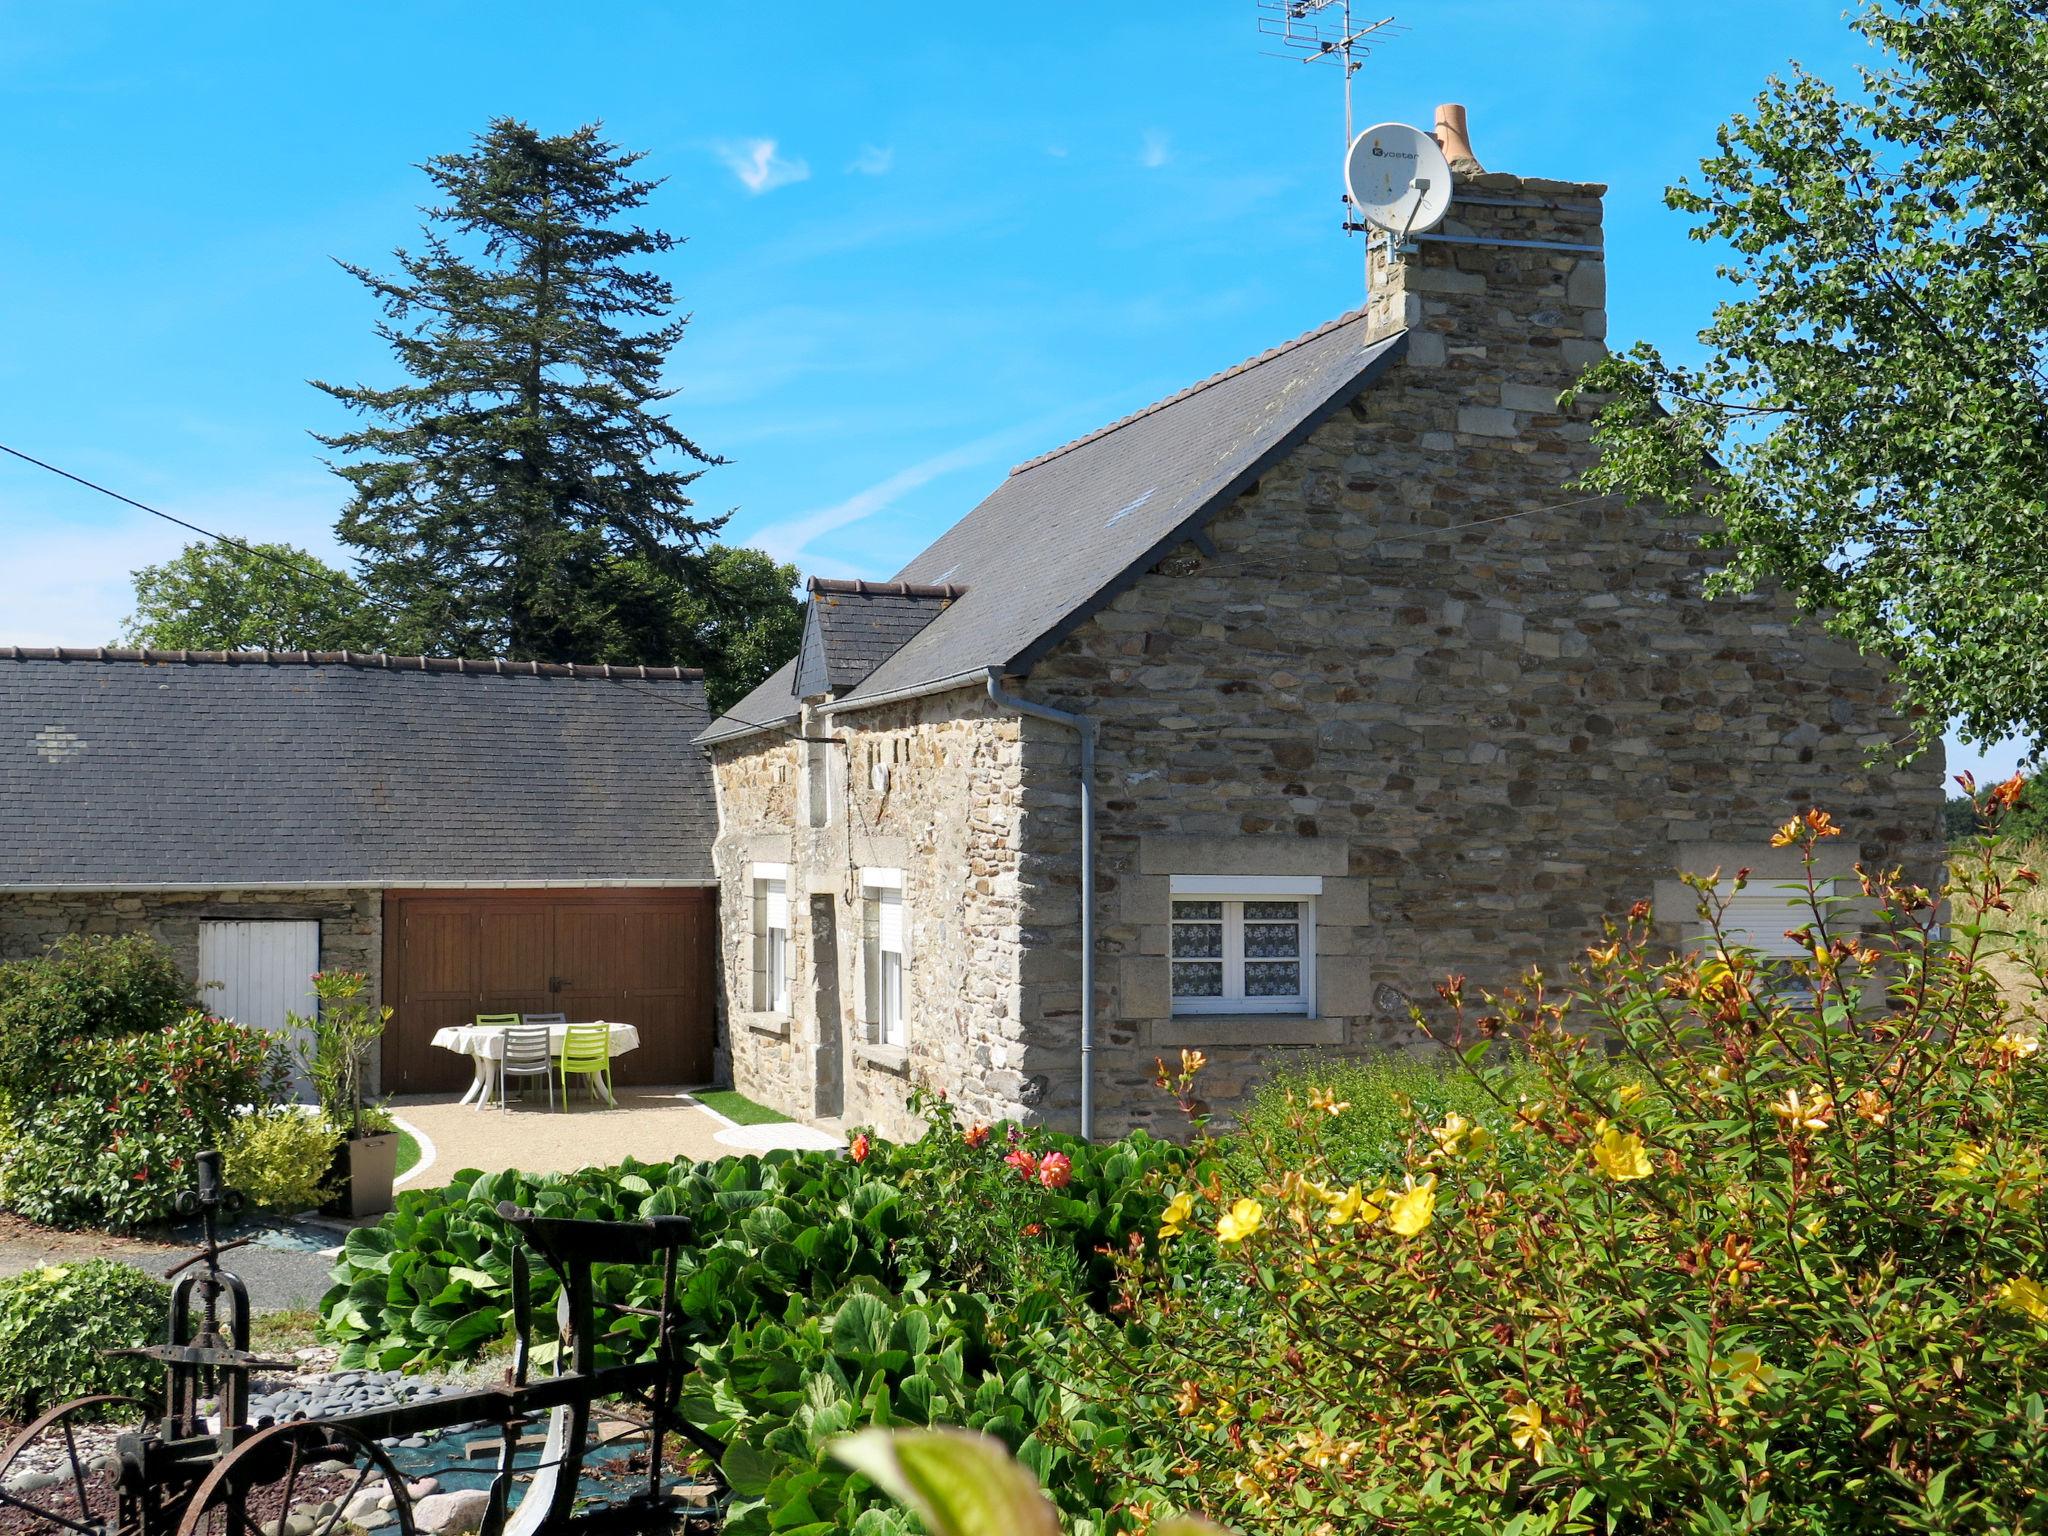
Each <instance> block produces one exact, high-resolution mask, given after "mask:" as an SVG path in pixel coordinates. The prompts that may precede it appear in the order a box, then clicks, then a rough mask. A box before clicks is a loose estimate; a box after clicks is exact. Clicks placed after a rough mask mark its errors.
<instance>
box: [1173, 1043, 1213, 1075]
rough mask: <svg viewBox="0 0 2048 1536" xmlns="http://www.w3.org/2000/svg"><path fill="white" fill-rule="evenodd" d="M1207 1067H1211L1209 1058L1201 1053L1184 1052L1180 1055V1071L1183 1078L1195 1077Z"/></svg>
mask: <svg viewBox="0 0 2048 1536" xmlns="http://www.w3.org/2000/svg"><path fill="white" fill-rule="evenodd" d="M1207 1065H1209V1058H1208V1057H1206V1056H1204V1055H1203V1054H1202V1053H1201V1052H1200V1051H1185V1050H1184V1051H1182V1052H1181V1053H1180V1070H1181V1075H1182V1076H1183V1077H1193V1076H1195V1074H1196V1073H1198V1072H1200V1071H1201V1070H1202V1068H1204V1067H1206V1066H1207Z"/></svg>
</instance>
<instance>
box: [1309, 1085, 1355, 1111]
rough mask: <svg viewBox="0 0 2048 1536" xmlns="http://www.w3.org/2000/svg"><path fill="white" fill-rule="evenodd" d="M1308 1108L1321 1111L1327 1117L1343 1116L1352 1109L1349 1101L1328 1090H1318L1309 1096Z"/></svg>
mask: <svg viewBox="0 0 2048 1536" xmlns="http://www.w3.org/2000/svg"><path fill="white" fill-rule="evenodd" d="M1308 1107H1309V1108H1310V1109H1320V1110H1321V1111H1322V1112H1323V1113H1324V1114H1326V1115H1341V1114H1343V1113H1344V1111H1345V1110H1347V1109H1349V1108H1350V1107H1351V1101H1350V1100H1349V1099H1339V1098H1338V1097H1337V1095H1336V1094H1335V1093H1334V1092H1332V1091H1331V1090H1329V1089H1327V1088H1318V1089H1317V1090H1316V1091H1315V1092H1314V1093H1312V1094H1310V1095H1309V1096H1308Z"/></svg>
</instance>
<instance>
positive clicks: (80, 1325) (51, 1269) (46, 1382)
mask: <svg viewBox="0 0 2048 1536" xmlns="http://www.w3.org/2000/svg"><path fill="white" fill-rule="evenodd" d="M169 1300H170V1288H169V1287H168V1286H166V1285H164V1284H162V1283H161V1282H159V1281H156V1280H152V1279H150V1277H149V1276H147V1275H145V1274H144V1273H143V1272H142V1271H141V1270H139V1269H137V1268H136V1267H135V1266H134V1265H132V1264H121V1263H117V1262H115V1261H114V1260H112V1259H87V1260H85V1261H84V1262H82V1263H78V1264H52V1265H48V1266H45V1267H44V1268H41V1269H31V1270H27V1271H25V1272H23V1273H22V1274H19V1275H13V1276H10V1277H8V1278H7V1279H4V1280H0V1414H4V1415H6V1416H7V1417H8V1418H11V1419H15V1420H17V1421H19V1420H22V1419H26V1418H29V1417H30V1416H32V1415H34V1414H37V1413H40V1412H42V1411H43V1410H44V1409H46V1408H50V1407H53V1406H55V1405H56V1404H57V1403H60V1402H63V1401H66V1400H67V1399H70V1398H74V1397H86V1396H90V1395H92V1394H94V1393H99V1392H122V1393H127V1394H128V1395H130V1396H133V1397H140V1398H142V1399H143V1400H144V1401H146V1402H148V1401H153V1400H154V1399H155V1398H156V1396H157V1395H158V1394H159V1393H160V1392H161V1391H162V1389H163V1367H162V1366H160V1365H158V1364H157V1363H156V1362H155V1361H153V1360H138V1359H135V1358H133V1357H132V1356H124V1355H108V1354H105V1353H103V1351H105V1350H110V1349H132V1348H135V1347H136V1346H138V1345H143V1344H154V1343H158V1342H160V1341H161V1340H162V1339H163V1337H164V1322H165V1312H166V1308H167V1306H168V1305H169Z"/></svg>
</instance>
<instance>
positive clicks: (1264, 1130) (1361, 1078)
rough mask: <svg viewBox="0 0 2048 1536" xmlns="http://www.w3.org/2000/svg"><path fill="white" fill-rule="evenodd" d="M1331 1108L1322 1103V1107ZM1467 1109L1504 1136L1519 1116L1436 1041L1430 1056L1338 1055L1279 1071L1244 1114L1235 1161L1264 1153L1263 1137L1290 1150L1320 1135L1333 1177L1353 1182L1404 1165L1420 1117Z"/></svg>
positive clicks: (1435, 1119)
mask: <svg viewBox="0 0 2048 1536" xmlns="http://www.w3.org/2000/svg"><path fill="white" fill-rule="evenodd" d="M1319 1105H1320V1106H1327V1107H1318V1106H1319ZM1453 1114H1457V1115H1463V1116H1464V1117H1465V1118H1466V1119H1467V1120H1470V1121H1472V1122H1473V1123H1474V1124H1478V1125H1484V1126H1485V1127H1486V1128H1487V1129H1488V1130H1490V1131H1493V1132H1495V1133H1496V1134H1497V1133H1499V1132H1500V1131H1502V1130H1504V1129H1506V1127H1507V1124H1508V1122H1509V1120H1510V1119H1511V1118H1512V1117H1511V1116H1510V1115H1509V1114H1508V1113H1507V1112H1506V1111H1504V1110H1503V1109H1502V1108H1501V1106H1500V1104H1499V1103H1498V1102H1497V1101H1496V1100H1495V1099H1494V1097H1493V1095H1492V1094H1491V1093H1489V1092H1488V1091H1487V1089H1486V1088H1485V1087H1483V1086H1482V1085H1481V1084H1479V1083H1478V1082H1476V1081H1474V1080H1473V1078H1472V1077H1471V1075H1470V1074H1469V1073H1467V1072H1465V1071H1463V1070H1462V1069H1460V1068H1459V1067H1458V1064H1457V1063H1456V1062H1453V1061H1451V1060H1449V1059H1448V1058H1447V1057H1446V1056H1445V1055H1444V1053H1443V1052H1442V1051H1441V1050H1439V1049H1438V1048H1437V1047H1435V1046H1434V1045H1432V1046H1430V1047H1429V1051H1428V1054H1426V1055H1425V1054H1422V1053H1420V1052H1413V1053H1409V1052H1403V1053H1388V1054H1386V1055H1381V1056H1373V1057H1368V1058H1366V1059H1364V1060H1345V1059H1338V1058H1332V1059H1327V1060H1321V1061H1311V1062H1308V1063H1305V1064H1303V1065H1301V1066H1296V1067H1289V1068H1287V1069H1284V1070H1282V1071H1280V1072H1276V1073H1275V1074H1274V1075H1273V1076H1272V1077H1271V1078H1270V1079H1268V1080H1267V1081H1266V1082H1265V1083H1263V1084H1261V1085H1260V1087H1259V1088H1258V1090H1257V1091H1256V1092H1255V1093H1254V1094H1253V1095H1252V1101H1251V1103H1250V1104H1249V1105H1248V1106H1247V1107H1246V1108H1245V1110H1244V1112H1243V1113H1242V1114H1241V1115H1240V1116H1239V1117H1238V1124H1239V1127H1240V1129H1241V1132H1242V1134H1241V1135H1240V1136H1238V1137H1237V1138H1235V1140H1234V1143H1233V1148H1234V1150H1233V1154H1232V1156H1233V1160H1234V1161H1242V1160H1244V1159H1247V1158H1250V1159H1262V1158H1264V1157H1266V1156H1268V1155H1269V1154H1268V1153H1267V1152H1265V1151H1261V1150H1260V1145H1261V1143H1270V1144H1271V1145H1272V1148H1273V1149H1274V1150H1276V1151H1278V1152H1280V1153H1281V1154H1282V1155H1285V1154H1286V1152H1287V1149H1288V1148H1290V1147H1298V1146H1299V1144H1300V1143H1301V1142H1302V1141H1303V1139H1304V1137H1305V1136H1307V1135H1308V1134H1310V1131H1309V1129H1308V1128H1309V1127H1311V1126H1312V1127H1313V1136H1314V1140H1315V1143H1316V1145H1317V1147H1318V1148H1319V1149H1320V1152H1321V1155H1322V1157H1323V1158H1324V1159H1325V1160H1326V1161H1327V1162H1328V1163H1329V1165H1330V1170H1331V1172H1332V1174H1333V1175H1335V1176H1337V1177H1339V1178H1342V1179H1343V1180H1344V1181H1345V1182H1346V1183H1347V1184H1348V1183H1350V1182H1351V1181H1352V1180H1354V1179H1366V1180H1373V1181H1377V1180H1378V1179H1380V1178H1381V1177H1382V1176H1383V1175H1385V1174H1386V1173H1388V1172H1390V1171H1394V1170H1398V1169H1399V1168H1400V1166H1401V1163H1402V1160H1403V1159H1404V1157H1405V1156H1406V1155H1407V1149H1408V1143H1409V1140H1410V1138H1411V1136H1412V1135H1413V1133H1414V1129H1415V1124H1416V1121H1417V1120H1418V1119H1420V1120H1423V1121H1427V1122H1429V1123H1431V1124H1438V1123H1441V1122H1442V1121H1443V1120H1444V1118H1445V1117H1446V1116H1448V1115H1453Z"/></svg>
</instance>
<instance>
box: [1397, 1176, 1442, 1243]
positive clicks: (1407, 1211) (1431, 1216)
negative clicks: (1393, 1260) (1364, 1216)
mask: <svg viewBox="0 0 2048 1536" xmlns="http://www.w3.org/2000/svg"><path fill="white" fill-rule="evenodd" d="M1435 1219H1436V1175H1435V1174H1433V1173H1432V1174H1429V1175H1427V1176H1426V1177H1425V1178H1424V1179H1423V1181H1422V1182H1421V1183H1420V1184H1418V1183H1416V1182H1415V1178H1414V1175H1412V1174H1411V1175H1409V1178H1408V1187H1407V1188H1406V1189H1404V1190H1402V1191H1401V1193H1400V1194H1398V1195H1396V1196H1395V1197H1394V1203H1393V1205H1392V1206H1390V1207H1389V1208H1388V1210H1387V1226H1388V1227H1389V1228H1391V1229H1392V1230H1393V1231H1394V1232H1396V1233H1398V1234H1399V1235H1400V1236H1402V1237H1413V1236H1415V1235H1416V1234H1417V1233H1418V1232H1420V1231H1422V1229H1423V1228H1424V1227H1427V1226H1428V1225H1429V1224H1430V1223H1431V1222H1432V1221H1434V1220H1435Z"/></svg>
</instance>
